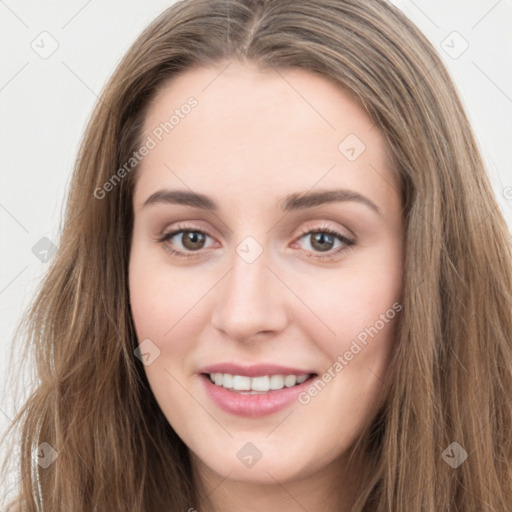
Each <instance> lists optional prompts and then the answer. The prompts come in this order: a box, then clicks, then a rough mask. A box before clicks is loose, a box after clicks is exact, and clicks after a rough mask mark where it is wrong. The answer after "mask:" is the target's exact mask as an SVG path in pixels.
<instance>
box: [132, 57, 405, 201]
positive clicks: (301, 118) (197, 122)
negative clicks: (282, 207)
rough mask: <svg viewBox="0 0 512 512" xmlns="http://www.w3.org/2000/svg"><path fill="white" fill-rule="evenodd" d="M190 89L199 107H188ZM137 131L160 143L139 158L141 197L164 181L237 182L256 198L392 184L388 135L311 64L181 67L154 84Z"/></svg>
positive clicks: (199, 185) (225, 185)
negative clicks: (300, 66) (158, 85)
mask: <svg viewBox="0 0 512 512" xmlns="http://www.w3.org/2000/svg"><path fill="white" fill-rule="evenodd" d="M192 97H193V98H194V100H195V102H196V104H195V106H194V107H193V108H188V107H187V108H184V107H183V106H184V105H187V101H189V100H190V98H192ZM172 116H174V118H173V119H172V122H171V123H170V122H169V121H170V120H171V117H172ZM166 123H167V124H166ZM143 131H144V134H143V139H144V138H146V137H148V136H149V137H152V138H153V139H154V140H155V143H156V144H155V147H154V148H153V149H152V150H151V151H150V152H149V154H148V155H147V156H146V157H145V158H144V159H143V160H142V162H141V164H140V175H139V177H138V184H137V188H138V196H139V201H140V200H142V197H140V196H141V195H142V194H144V195H145V196H147V195H149V194H150V193H151V192H153V191H154V190H153V189H154V188H155V187H157V186H163V185H165V186H167V187H174V188H176V187H179V188H182V189H183V188H186V187H188V188H191V189H194V190H198V191H205V190H204V187H205V185H206V184H208V187H210V188H213V189H215V190H217V191H218V192H219V194H227V195H228V196H229V192H230V190H231V191H233V190H237V191H238V192H240V191H241V190H242V189H243V190H245V191H246V192H247V194H250V195H251V197H252V198H255V197H257V196H258V194H259V192H260V191H261V193H262V194H263V195H264V196H265V197H268V195H269V193H275V194H276V195H279V196H281V195H285V194H287V193H289V192H290V191H293V192H295V191H296V190H299V189H305V190H306V189H310V188H311V187H314V186H315V184H318V186H320V187H322V188H324V187H325V188H328V187H340V186H346V187H348V188H350V187H352V188H355V189H357V188H358V189H359V191H363V190H362V189H365V190H364V191H365V192H366V193H367V194H369V195H374V196H378V195H382V194H389V193H390V187H391V189H393V188H394V189H395V190H396V189H397V188H398V185H397V183H396V180H395V176H394V173H393V165H392V159H391V156H390V151H389V149H388V146H387V144H386V140H385V137H384V135H383V134H382V132H381V131H380V130H379V129H378V128H377V127H376V126H375V125H374V123H373V122H372V120H371V119H370V118H369V116H368V114H367V112H366V111H365V110H364V108H363V107H362V106H361V105H360V104H359V103H357V102H355V101H354V99H353V97H352V96H350V95H349V94H348V93H347V92H346V91H344V90H343V89H342V88H341V87H340V86H339V85H338V84H336V83H335V82H334V81H333V80H330V79H328V78H326V77H323V76H320V75H318V74H316V73H313V72H310V71H307V70H302V69H287V70H282V69H279V70H266V71H260V70H258V69H257V68H256V67H255V66H253V65H250V64H244V65H242V64H239V63H230V64H229V65H227V67H226V65H225V64H224V65H222V66H216V67H198V68H193V69H190V70H187V71H186V72H184V73H181V74H179V75H177V76H175V77H173V78H172V79H171V80H168V81H167V82H166V83H165V84H164V85H163V86H162V87H161V88H160V90H159V92H158V94H157V95H156V97H155V98H154V100H153V101H152V103H151V105H150V108H149V109H148V112H147V116H146V119H145V123H144V129H143ZM155 133H156V134H157V135H159V136H160V137H161V140H159V139H158V137H156V136H155ZM270 183H271V184H272V187H270V189H269V184H270ZM361 187H362V188H361ZM136 196H137V190H136ZM245 199H247V198H240V200H241V201H244V200H245Z"/></svg>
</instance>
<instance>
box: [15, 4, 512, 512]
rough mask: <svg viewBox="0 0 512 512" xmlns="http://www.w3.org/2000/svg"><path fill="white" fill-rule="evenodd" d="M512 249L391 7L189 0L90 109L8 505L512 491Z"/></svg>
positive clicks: (108, 505)
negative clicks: (16, 483)
mask: <svg viewBox="0 0 512 512" xmlns="http://www.w3.org/2000/svg"><path fill="white" fill-rule="evenodd" d="M511 261H512V260H511V253H510V239H509V234H508V229H507V226H506V224H505V221H504V219H503V217H502V215H501V213H500V211H499V208H498V207H497V204H496V201H495V199H494V197H493V193H492V189H491V186H490V184H489V180H488V177H487V175H486V172H485V169H484V165H483V163H482V160H481V157H480V155H479V153H478V150H477V146H476V144H475V140H474V136H473V133H472V130H471V127H470V125H469V123H468V120H467V117H466V115H465V113H464V111H463V108H462V106H461V103H460V101H459V99H458V97H457V94H456V91H455V89H454V87H453V85H452V82H451V80H450V78H449V76H448V74H447V72H446V70H445V68H444V66H443V64H442V63H441V61H440V59H439V57H438V56H437V55H436V53H435V51H434V50H433V48H432V46H431V45H430V44H429V43H428V41H427V40H426V39H425V37H424V36H423V35H422V34H421V33H420V32H419V31H418V29H417V28H416V27H414V26H413V25H412V24H411V22H410V21H408V20H407V19H406V18H405V17H404V16H403V15H402V14H401V13H400V12H399V11H398V10H397V9H395V8H393V7H392V6H390V5H389V4H387V3H385V2H384V1H380V0H371V1H369V0H367V1H363V2H361V1H356V0H343V1H338V0H337V1H333V0H318V1H315V2H306V1H304V2H303V1H299V2H297V1H293V2H291V1H274V2H263V1H249V0H245V1H241V0H240V1H232V0H230V1H229V0H222V1H221V0H219V1H217V0H216V1H205V0H192V1H184V2H179V3H177V4H175V5H173V6H172V7H171V8H170V9H168V10H167V11H165V12H164V13H163V14H162V15H161V16H160V17H159V18H158V19H157V20H155V22H154V23H152V24H151V25H150V26H149V27H148V28H147V29H146V31H145V32H144V33H143V34H142V35H141V36H140V37H139V39H138V40H137V41H136V42H135V43H134V45H133V46H132V48H131V49H130V50H129V52H128V53H127V55H126V56H125V58H124V59H123V61H122V62H121V64H120V65H119V67H118V69H117V70H116V72H115V73H114V75H113V76H112V78H111V80H110V82H109V84H108V85H107V87H106V89H105V90H104V92H103V94H102V96H101V101H100V102H99V103H98V106H97V107H96V110H95V112H94V114H93V117H92V119H91V121H90V123H89V126H88V128H87V131H86V134H85V137H84V141H83V144H82V147H81V151H80V154H79V158H78V161H77V164H76V168H75V173H74V176H73V182H72V187H71V191H70V195H69V200H68V207H67V212H66V222H65V226H64V229H63V233H62V237H61V242H60V249H59V253H58V254H57V256H56V257H55V259H54V262H53V265H52V268H51V270H50V271H49V274H48V276H47V278H46V280H45V282H44V284H43V286H42V288H41V291H40V292H39V295H38V297H37V299H36V301H35V303H34V305H33V308H32V310H31V312H30V316H29V323H28V329H29V336H27V340H29V341H30V343H32V344H33V345H34V347H35V352H34V354H35V356H36V360H37V363H38V376H39V378H40V383H39V385H38V387H37V389H36V391H35V392H34V394H33V395H32V396H31V398H30V400H29V401H28V402H27V404H26V406H25V408H24V409H23V410H22V411H21V412H20V414H19V416H18V417H17V423H16V424H20V425H21V427H22V437H21V441H20V442H21V468H20V469H21V473H20V474H21V475H22V480H21V486H20V492H19V499H18V500H17V502H16V503H13V505H12V508H11V510H24V511H25V510H27V511H28V510H44V511H45V512H47V511H57V510H84V511H85V510H140V511H158V510H176V511H178V510H189V511H191V510H196V509H197V510H200V511H205V510H215V511H217V510H237V511H241V510H262V511H263V510H265V511H271V510H277V509H279V510H283V509H285V510H288V511H294V510H309V511H316V510H329V511H331V510H332V511H335V510H336V511H351V512H362V511H382V512H384V511H388V510H393V511H396V512H404V511H406V510H426V511H431V512H433V511H454V510H457V511H463V512H469V511H474V510H506V509H508V508H510V507H511V506H512V494H511V482H512V478H511V477H512V474H511V473H512V472H511V462H512V461H511V455H512V447H511V440H510V435H509V432H510V429H511V427H512V425H511V412H512V406H511V402H510V398H509V397H510V395H511V393H512V379H511V377H512V375H511V367H512V353H511V334H512V315H511V305H512V299H511V289H512V273H511V269H512V265H511ZM27 346H28V344H27ZM35 461H37V462H38V463H37V464H36V463H35Z"/></svg>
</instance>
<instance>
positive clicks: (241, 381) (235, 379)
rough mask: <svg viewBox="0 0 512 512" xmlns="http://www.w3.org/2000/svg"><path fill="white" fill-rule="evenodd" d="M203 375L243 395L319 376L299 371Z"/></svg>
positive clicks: (295, 383)
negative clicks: (253, 374) (292, 372)
mask: <svg viewBox="0 0 512 512" xmlns="http://www.w3.org/2000/svg"><path fill="white" fill-rule="evenodd" d="M201 375H202V376H203V378H206V379H209V380H210V382H211V383H212V384H214V385H215V386H218V387H222V388H224V389H226V390H228V391H231V392H233V393H240V394H242V395H260V394H266V393H273V392H276V391H280V390H282V389H284V388H293V387H296V386H300V385H301V384H303V383H304V382H306V381H307V380H310V379H312V378H314V377H316V376H317V374H316V373H299V374H273V375H259V376H256V377H250V376H248V375H235V374H231V373H220V372H211V373H202V374H201Z"/></svg>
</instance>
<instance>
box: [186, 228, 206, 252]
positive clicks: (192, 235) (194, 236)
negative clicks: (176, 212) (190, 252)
mask: <svg viewBox="0 0 512 512" xmlns="http://www.w3.org/2000/svg"><path fill="white" fill-rule="evenodd" d="M202 239H203V235H202V234H201V233H197V232H196V231H187V236H186V237H185V241H186V242H190V243H191V244H192V249H197V247H196V245H197V244H198V243H199V245H201V242H202V241H203V240H202Z"/></svg>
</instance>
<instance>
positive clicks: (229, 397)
mask: <svg viewBox="0 0 512 512" xmlns="http://www.w3.org/2000/svg"><path fill="white" fill-rule="evenodd" d="M315 377H316V375H314V376H312V377H310V378H309V379H307V380H305V381H304V382H303V383H302V384H298V385H296V386H292V387H290V388H286V387H285V388H283V389H278V390H274V391H268V392H266V393H259V394H254V395H244V394H242V393H240V392H236V391H231V390H229V389H226V388H225V387H222V386H217V385H215V384H214V383H213V382H212V381H211V380H210V377H209V376H208V375H204V374H201V379H202V380H203V381H204V386H205V388H206V392H207V393H208V395H209V396H210V398H211V399H212V400H213V402H214V403H215V404H216V405H217V406H218V407H219V408H220V409H222V410H223V411H225V412H229V413H231V414H236V415H237V416H247V417H251V418H257V417H259V416H266V415H268V414H272V413H274V412H277V411H280V410H281V409H284V408H285V407H287V406H288V405H290V404H291V403H292V402H293V401H294V400H296V399H297V396H298V395H299V394H300V393H301V392H302V391H304V390H305V389H306V388H307V387H308V386H309V385H310V384H311V382H312V381H313V379H314V378H315Z"/></svg>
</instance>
